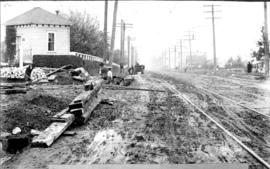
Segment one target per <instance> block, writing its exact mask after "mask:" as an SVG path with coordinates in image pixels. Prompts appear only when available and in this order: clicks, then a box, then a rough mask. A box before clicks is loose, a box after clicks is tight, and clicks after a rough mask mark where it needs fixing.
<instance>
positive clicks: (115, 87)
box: [103, 85, 169, 92]
mask: <svg viewBox="0 0 270 169" xmlns="http://www.w3.org/2000/svg"><path fill="white" fill-rule="evenodd" d="M103 88H104V89H108V90H140V91H153V92H169V91H165V90H158V89H144V88H136V87H126V86H117V85H104V86H103Z"/></svg>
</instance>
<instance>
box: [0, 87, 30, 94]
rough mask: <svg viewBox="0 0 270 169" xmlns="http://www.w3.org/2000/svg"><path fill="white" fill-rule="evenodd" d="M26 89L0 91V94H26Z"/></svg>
mask: <svg viewBox="0 0 270 169" xmlns="http://www.w3.org/2000/svg"><path fill="white" fill-rule="evenodd" d="M26 92H27V89H26V88H13V89H2V90H1V93H2V94H17V93H26Z"/></svg>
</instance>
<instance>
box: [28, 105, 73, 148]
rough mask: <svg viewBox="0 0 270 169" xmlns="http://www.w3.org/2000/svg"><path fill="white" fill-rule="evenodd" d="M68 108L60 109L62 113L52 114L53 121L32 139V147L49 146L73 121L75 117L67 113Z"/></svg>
mask: <svg viewBox="0 0 270 169" xmlns="http://www.w3.org/2000/svg"><path fill="white" fill-rule="evenodd" d="M67 110H68V109H64V110H62V111H61V112H60V113H64V114H62V115H61V116H54V117H55V120H53V121H55V122H53V123H52V124H51V125H50V126H49V127H48V128H47V129H45V130H44V131H42V132H41V133H40V134H39V135H38V136H35V137H34V138H33V140H32V144H31V145H32V147H49V146H51V145H52V144H53V142H54V141H55V140H56V139H57V138H59V137H60V135H61V134H62V133H64V132H65V130H66V129H67V128H68V127H69V126H70V125H71V124H72V123H73V122H74V120H75V117H74V115H73V114H70V113H67ZM58 120H59V121H58Z"/></svg>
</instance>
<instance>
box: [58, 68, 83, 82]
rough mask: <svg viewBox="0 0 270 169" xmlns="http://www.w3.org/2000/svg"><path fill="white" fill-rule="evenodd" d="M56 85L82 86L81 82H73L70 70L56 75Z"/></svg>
mask: <svg viewBox="0 0 270 169" xmlns="http://www.w3.org/2000/svg"><path fill="white" fill-rule="evenodd" d="M55 76H56V77H55V80H54V81H53V83H54V84H60V85H69V84H81V82H79V81H76V80H73V79H72V76H71V75H70V72H69V71H68V70H65V71H62V72H59V73H56V74H55Z"/></svg>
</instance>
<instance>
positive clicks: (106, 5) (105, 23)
mask: <svg viewBox="0 0 270 169" xmlns="http://www.w3.org/2000/svg"><path fill="white" fill-rule="evenodd" d="M107 17H108V0H105V9H104V49H103V62H104V63H106V59H107V54H108V50H107Z"/></svg>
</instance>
